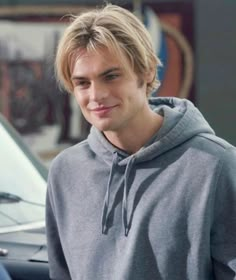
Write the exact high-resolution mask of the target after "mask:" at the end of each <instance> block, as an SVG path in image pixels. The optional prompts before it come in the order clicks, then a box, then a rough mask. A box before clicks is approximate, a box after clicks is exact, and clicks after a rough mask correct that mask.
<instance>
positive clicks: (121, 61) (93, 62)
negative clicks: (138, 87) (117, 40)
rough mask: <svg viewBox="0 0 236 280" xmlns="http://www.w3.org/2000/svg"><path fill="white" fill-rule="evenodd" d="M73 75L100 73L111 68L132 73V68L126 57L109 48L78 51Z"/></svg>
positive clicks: (73, 62) (73, 65) (73, 61)
mask: <svg viewBox="0 0 236 280" xmlns="http://www.w3.org/2000/svg"><path fill="white" fill-rule="evenodd" d="M71 65H72V67H71V70H72V71H71V73H72V75H75V74H76V75H78V74H90V73H98V74H99V71H103V70H106V69H109V68H119V69H120V70H122V71H125V72H130V71H131V66H130V63H129V61H128V59H127V58H126V57H125V55H122V56H121V55H119V54H118V53H117V52H115V51H112V50H109V49H108V48H99V49H96V50H86V49H78V50H76V51H75V53H74V55H73V59H72V64H71Z"/></svg>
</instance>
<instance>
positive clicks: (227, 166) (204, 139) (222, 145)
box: [196, 133, 236, 181]
mask: <svg viewBox="0 0 236 280" xmlns="http://www.w3.org/2000/svg"><path fill="white" fill-rule="evenodd" d="M196 138H197V139H198V142H199V144H200V145H201V146H202V149H203V147H204V150H205V151H206V152H209V153H211V154H212V155H214V157H215V158H216V159H217V160H218V161H219V165H218V167H219V174H220V173H225V174H226V173H231V172H232V174H233V176H235V171H236V147H235V146H233V145H232V144H230V143H229V142H227V141H226V140H224V139H222V138H220V137H218V136H216V135H214V134H208V133H200V134H198V135H197V136H196ZM222 170H223V171H225V172H223V171H222ZM235 181H236V180H235Z"/></svg>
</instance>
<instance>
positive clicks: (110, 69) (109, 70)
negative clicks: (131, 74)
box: [71, 67, 121, 80]
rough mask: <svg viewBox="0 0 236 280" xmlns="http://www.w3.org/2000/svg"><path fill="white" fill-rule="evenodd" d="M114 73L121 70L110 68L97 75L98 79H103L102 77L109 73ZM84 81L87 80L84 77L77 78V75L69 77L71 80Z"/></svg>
mask: <svg viewBox="0 0 236 280" xmlns="http://www.w3.org/2000/svg"><path fill="white" fill-rule="evenodd" d="M115 71H121V68H119V67H112V68H109V69H107V70H105V71H103V72H102V73H100V74H99V75H98V77H104V76H106V75H108V74H110V73H112V72H115ZM85 79H87V78H86V77H84V76H77V75H74V76H72V77H71V80H85Z"/></svg>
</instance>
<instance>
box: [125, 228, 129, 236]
mask: <svg viewBox="0 0 236 280" xmlns="http://www.w3.org/2000/svg"><path fill="white" fill-rule="evenodd" d="M128 234H129V229H128V228H125V236H128Z"/></svg>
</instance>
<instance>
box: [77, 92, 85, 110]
mask: <svg viewBox="0 0 236 280" xmlns="http://www.w3.org/2000/svg"><path fill="white" fill-rule="evenodd" d="M74 97H75V100H76V101H77V103H78V104H79V106H80V107H84V106H86V104H87V98H86V96H85V95H82V94H79V93H77V92H74Z"/></svg>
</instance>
